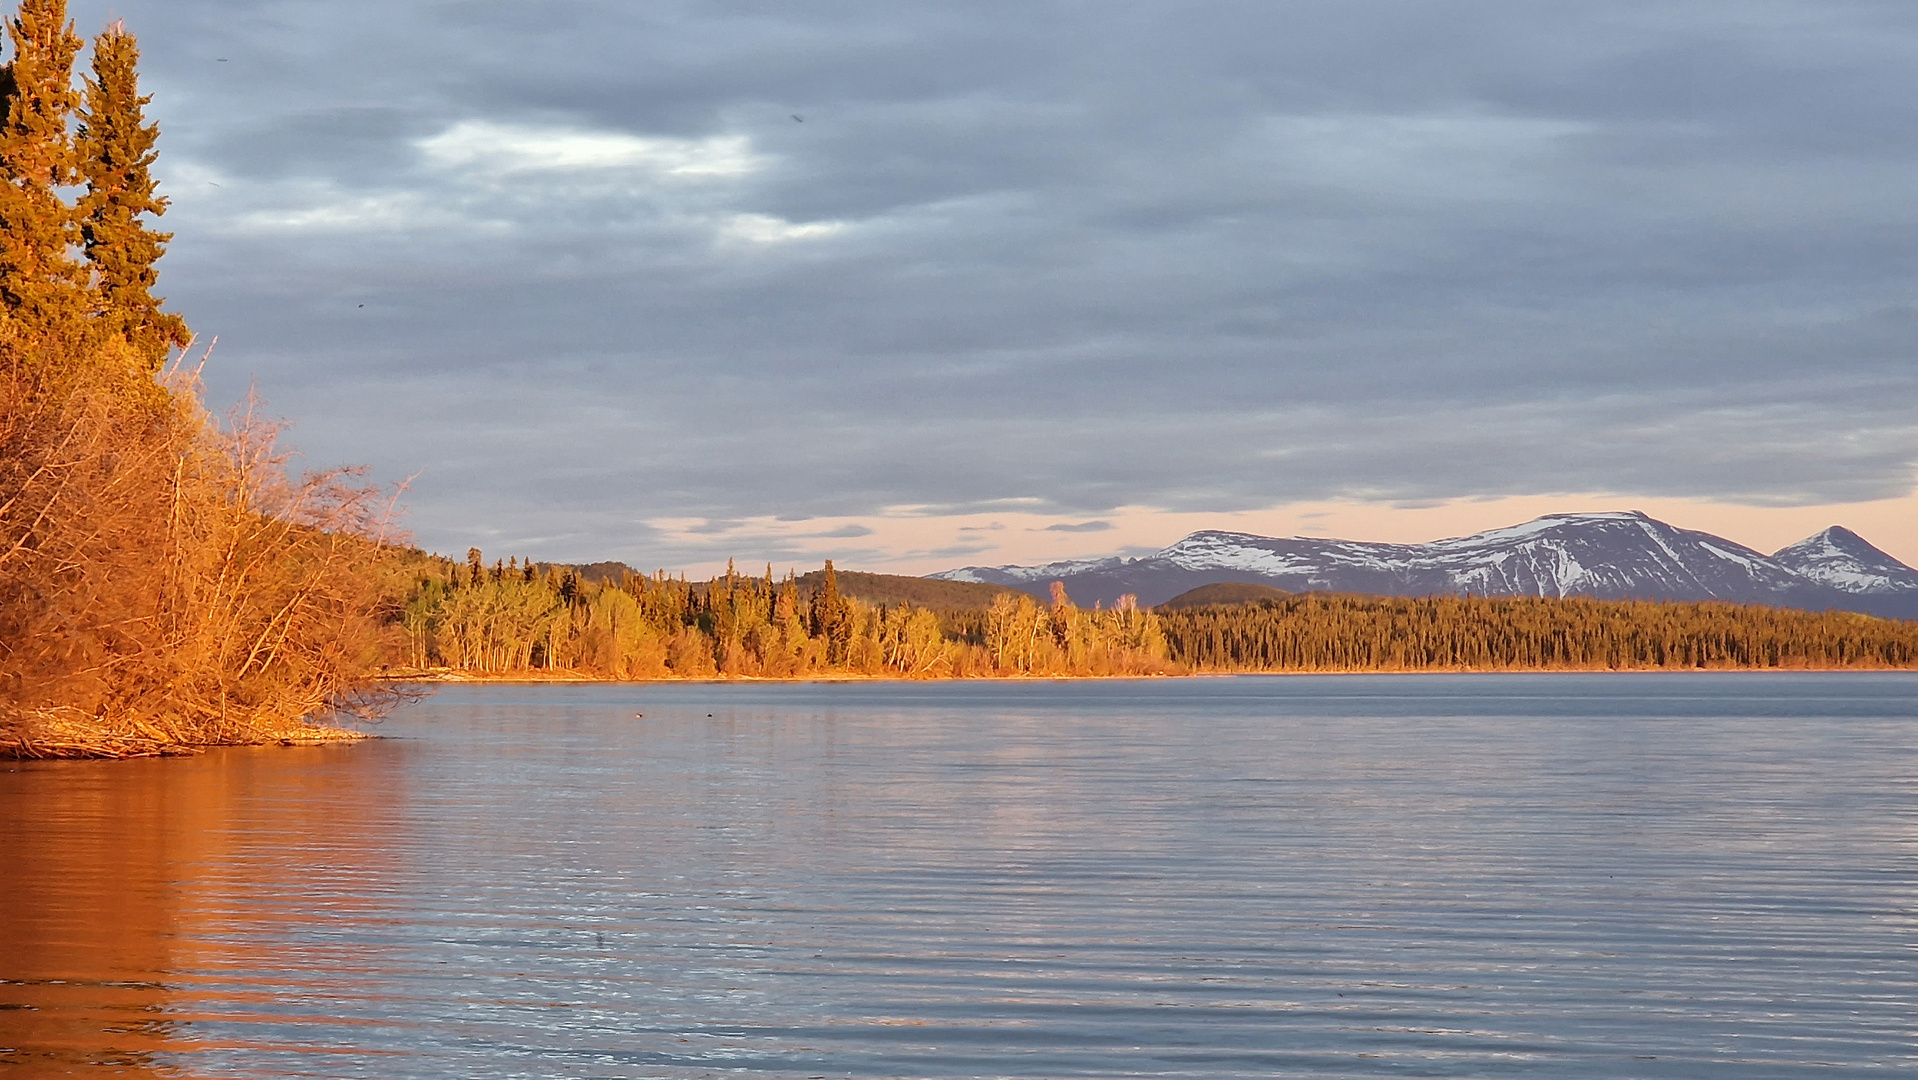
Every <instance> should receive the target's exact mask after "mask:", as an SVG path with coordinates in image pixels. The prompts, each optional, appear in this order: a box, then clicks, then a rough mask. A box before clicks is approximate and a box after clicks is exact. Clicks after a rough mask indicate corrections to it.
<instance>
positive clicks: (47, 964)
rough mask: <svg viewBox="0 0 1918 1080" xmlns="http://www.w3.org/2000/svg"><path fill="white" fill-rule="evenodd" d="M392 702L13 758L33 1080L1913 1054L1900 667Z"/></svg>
mask: <svg viewBox="0 0 1918 1080" xmlns="http://www.w3.org/2000/svg"><path fill="white" fill-rule="evenodd" d="M636 713H639V714H643V715H639V716H636V715H635V714H636ZM378 730H379V731H380V732H381V733H382V734H383V735H385V736H387V738H384V739H381V740H378V741H376V742H370V743H363V744H359V745H352V746H330V747H311V748H290V749H289V748H278V747H275V748H260V749H253V748H246V749H231V750H223V751H217V752H213V753H209V754H206V755H203V756H200V757H196V758H191V759H179V760H160V761H127V762H99V763H0V830H3V831H0V837H4V841H3V843H4V847H3V848H0V915H3V916H4V918H0V1048H4V1049H0V1078H4V1077H6V1076H13V1075H18V1076H28V1075H33V1076H39V1075H60V1074H62V1073H64V1072H75V1073H82V1074H86V1075H100V1074H112V1073H116V1072H117V1073H118V1074H121V1075H134V1076H141V1075H145V1076H205V1077H280V1076H318V1077H361V1076H364V1077H382V1078H395V1077H433V1078H444V1077H622V1078H623V1077H673V1078H678V1077H758V1076H767V1077H797V1078H807V1077H1120V1076H1149V1077H1241V1076H1243V1077H1253V1076H1257V1077H1271V1076H1299V1077H1320V1076H1323V1077H1333V1076H1339V1077H1352V1076H1475V1077H1480V1076H1526V1077H1552V1078H1579V1077H1714V1076H1722V1077H1739V1078H1764V1077H1796V1076H1811V1075H1822V1074H1824V1073H1826V1072H1829V1071H1831V1069H1832V1068H1833V1067H1834V1066H1844V1067H1846V1068H1847V1069H1848V1071H1849V1072H1851V1073H1854V1074H1858V1073H1863V1074H1871V1073H1884V1074H1891V1073H1894V1072H1896V1073H1899V1074H1901V1075H1911V1070H1913V1069H1914V1068H1918V676H1914V675H1910V674H1883V675H1878V674H1842V675H1826V674H1813V675H1793V674H1722V675H1718V674H1695V675H1694V674H1656V675H1636V674H1634V675H1488V676H1468V675H1444V676H1409V675H1408V676H1322V677H1318V676H1314V677H1250V678H1232V679H1191V680H1163V681H1117V682H1078V683H1048V682H1030V683H1012V682H1003V683H986V682H966V683H922V684H900V683H890V684H887V683H869V684H790V685H786V684H747V685H703V684H662V685H558V686H531V685H500V686H486V685H455V686H448V687H445V688H442V689H441V690H440V691H439V692H438V693H437V694H435V695H433V696H432V697H429V698H426V699H424V700H422V701H420V702H417V703H415V704H412V705H409V706H406V707H405V708H403V709H401V710H399V711H398V712H396V713H395V714H394V715H393V716H392V717H391V718H390V719H388V720H387V721H386V722H385V723H384V724H382V725H381V726H380V727H379V729H378Z"/></svg>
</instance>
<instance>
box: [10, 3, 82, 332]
mask: <svg viewBox="0 0 1918 1080" xmlns="http://www.w3.org/2000/svg"><path fill="white" fill-rule="evenodd" d="M7 38H8V40H9V41H10V42H11V43H12V46H13V59H12V60H11V61H10V62H9V63H8V64H7V65H6V69H5V77H4V80H0V96H3V97H4V102H5V108H4V110H3V112H4V115H0V319H4V321H5V322H7V323H10V324H11V327H10V328H11V329H12V330H13V331H14V332H15V333H16V334H24V335H28V336H32V337H39V338H42V339H44V338H46V337H48V336H49V335H52V336H59V337H64V336H67V335H68V334H70V333H73V332H75V331H77V329H78V327H79V326H80V319H81V318H82V317H83V316H84V314H85V312H86V306H87V305H86V293H85V273H84V268H83V267H82V266H81V265H80V264H79V262H78V261H76V260H75V259H74V258H73V256H72V254H71V252H72V248H73V247H74V243H75V240H76V239H77V230H76V223H75V220H74V215H73V211H72V210H71V208H69V207H68V206H67V204H66V203H65V202H64V201H63V200H62V199H61V198H60V192H59V189H60V188H62V187H65V186H67V185H69V184H72V183H73V182H74V181H75V178H76V172H75V168H74V149H73V139H72V136H71V135H70V134H69V133H68V131H67V123H68V121H69V120H70V119H71V118H72V116H73V109H74V104H75V98H76V96H77V95H75V94H74V92H73V59H74V57H75V56H76V55H77V54H78V53H79V51H80V38H79V36H78V35H77V34H75V33H74V32H73V24H72V23H71V22H70V21H69V20H68V19H67V5H66V0H21V4H20V8H19V10H18V12H16V13H15V15H14V17H13V18H12V19H11V20H9V21H8V23H7Z"/></svg>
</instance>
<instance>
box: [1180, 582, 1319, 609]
mask: <svg viewBox="0 0 1918 1080" xmlns="http://www.w3.org/2000/svg"><path fill="white" fill-rule="evenodd" d="M1291 595H1292V594H1291V593H1289V592H1286V591H1285V590H1284V589H1275V588H1273V587H1272V586H1270V585H1254V584H1253V583H1252V582H1249V581H1221V582H1218V583H1216V584H1212V585H1201V586H1199V587H1198V588H1196V589H1187V590H1186V591H1184V592H1182V593H1180V594H1179V595H1177V596H1175V597H1173V598H1172V599H1170V600H1167V601H1166V602H1165V603H1163V604H1160V605H1159V606H1160V607H1162V608H1164V609H1166V610H1167V611H1178V610H1180V609H1182V608H1195V607H1222V606H1224V605H1227V604H1249V603H1252V602H1253V601H1255V600H1283V599H1285V598H1286V597H1288V596H1291Z"/></svg>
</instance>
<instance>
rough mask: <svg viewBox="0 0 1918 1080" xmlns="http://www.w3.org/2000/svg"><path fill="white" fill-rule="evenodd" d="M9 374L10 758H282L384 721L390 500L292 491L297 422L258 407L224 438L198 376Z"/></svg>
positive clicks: (4, 550)
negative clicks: (361, 716)
mask: <svg viewBox="0 0 1918 1080" xmlns="http://www.w3.org/2000/svg"><path fill="white" fill-rule="evenodd" d="M0 359H11V360H13V361H14V362H10V363H0V746H11V747H12V748H13V749H14V751H15V752H19V753H29V754H32V753H37V752H52V751H55V750H57V749H58V746H59V745H68V744H72V745H80V744H81V743H84V742H85V739H84V738H82V737H81V736H83V735H84V734H85V733H87V732H89V731H90V732H91V733H92V735H93V736H94V737H95V739H96V741H99V742H100V744H101V745H102V746H107V745H108V744H111V745H112V746H114V747H118V748H119V750H120V751H121V752H125V751H126V750H127V748H128V747H134V748H136V749H137V748H138V747H140V746H146V747H149V748H152V747H159V748H164V747H174V746H196V745H207V744H215V743H232V742H254V741H263V740H268V739H275V738H286V737H293V736H300V735H304V734H305V733H306V718H308V717H311V716H313V715H315V714H316V713H321V712H326V711H329V710H331V711H339V710H347V711H357V712H365V711H366V710H367V709H369V708H370V707H372V706H374V705H375V704H377V703H376V702H374V701H371V700H369V699H367V698H366V696H365V693H364V691H365V688H366V686H367V676H369V675H370V674H371V673H372V672H373V671H374V669H375V668H376V667H377V664H378V659H379V647H380V644H381V636H382V632H383V625H382V624H383V623H385V622H387V621H390V620H389V619H388V618H387V617H386V616H387V614H388V613H387V612H385V611H384V608H385V606H386V605H387V603H388V601H387V599H386V597H388V596H389V595H391V592H390V590H389V589H388V588H386V580H385V579H386V577H387V575H388V574H390V573H391V572H392V571H391V570H390V566H389V564H390V559H389V557H388V551H389V549H388V547H387V546H386V545H387V541H388V540H389V539H390V538H388V537H386V536H385V535H383V530H384V528H385V524H386V520H387V517H388V516H389V514H390V511H391V499H390V497H389V496H388V495H386V494H385V493H383V492H381V491H380V490H379V489H378V488H375V487H373V486H371V485H368V484H367V483H366V482H365V480H364V476H363V474H362V473H361V472H360V471H359V470H352V469H345V470H332V471H327V472H319V473H309V474H306V475H303V476H300V477H297V478H296V477H294V476H292V475H290V474H289V472H288V470H287V468H286V463H287V458H286V455H285V453H284V452H283V451H281V450H279V449H278V448H277V439H278V436H279V434H280V425H278V424H276V423H274V422H272V421H270V420H268V419H266V418H264V417H263V416H262V415H261V414H260V412H259V407H258V402H257V401H256V400H252V399H249V401H248V402H247V403H245V404H244V405H242V406H241V407H240V408H239V409H237V410H235V412H234V413H233V414H232V415H231V416H229V417H228V418H227V419H226V420H225V421H224V422H216V421H215V420H214V419H213V418H211V417H210V416H208V414H207V413H206V411H205V409H204V408H203V406H202V405H201V404H200V396H199V382H198V370H197V369H182V368H180V367H177V366H176V367H175V369H173V370H172V371H171V372H169V373H168V374H166V375H165V376H163V378H162V385H161V386H160V387H157V388H153V389H152V390H151V391H149V392H141V393H129V392H127V389H126V386H125V384H124V380H118V379H114V378H107V377H105V376H102V377H85V376H84V373H85V372H86V371H90V370H94V369H98V370H99V371H101V372H113V371H125V370H126V368H125V367H124V366H122V365H119V364H111V363H102V364H96V365H81V366H78V367H75V366H72V365H69V366H67V367H66V368H65V369H64V370H65V371H67V372H72V371H75V370H78V371H81V372H82V373H83V376H82V377H79V378H74V379H69V380H68V382H67V384H65V385H62V386H60V387H58V388H56V389H54V390H52V391H50V389H49V387H48V386H47V385H46V384H45V381H44V380H42V379H37V378H36V377H35V371H36V369H38V370H44V365H34V364H32V363H28V362H25V361H26V360H28V359H30V358H26V357H11V358H0ZM148 386H149V387H152V384H151V382H149V383H148ZM49 732H57V733H59V738H60V739H63V740H64V742H59V741H58V740H54V741H53V742H49V740H51V739H53V736H51V735H49V734H48V733H49ZM56 743H57V745H55V744H56Z"/></svg>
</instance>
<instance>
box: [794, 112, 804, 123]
mask: <svg viewBox="0 0 1918 1080" xmlns="http://www.w3.org/2000/svg"><path fill="white" fill-rule="evenodd" d="M793 119H794V120H797V121H799V122H800V123H802V124H803V123H805V122H806V118H805V117H803V116H801V115H799V114H798V113H794V114H793Z"/></svg>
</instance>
